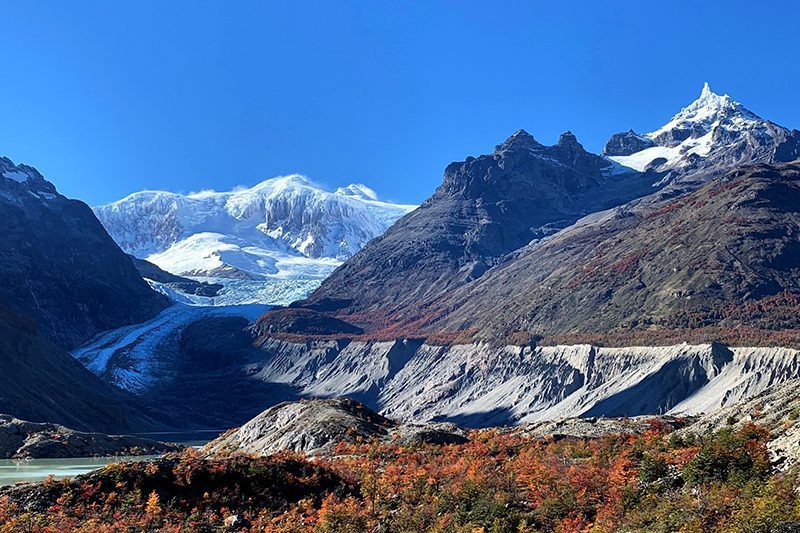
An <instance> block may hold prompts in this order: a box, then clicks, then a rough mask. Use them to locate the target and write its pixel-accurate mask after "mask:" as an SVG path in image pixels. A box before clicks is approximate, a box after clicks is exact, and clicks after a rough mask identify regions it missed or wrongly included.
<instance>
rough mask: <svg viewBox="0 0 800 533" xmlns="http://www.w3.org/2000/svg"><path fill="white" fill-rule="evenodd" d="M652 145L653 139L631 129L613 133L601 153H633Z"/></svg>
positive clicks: (610, 154) (607, 154) (605, 154)
mask: <svg viewBox="0 0 800 533" xmlns="http://www.w3.org/2000/svg"><path fill="white" fill-rule="evenodd" d="M652 146H653V141H652V140H650V139H648V138H647V137H643V136H642V135H639V134H638V133H636V132H635V131H633V130H629V131H626V132H623V133H615V134H614V135H612V136H611V138H610V139H609V140H608V142H607V143H606V146H605V148H603V152H602V153H601V155H604V156H612V155H631V154H633V153H636V152H639V151H641V150H644V149H645V148H650V147H652Z"/></svg>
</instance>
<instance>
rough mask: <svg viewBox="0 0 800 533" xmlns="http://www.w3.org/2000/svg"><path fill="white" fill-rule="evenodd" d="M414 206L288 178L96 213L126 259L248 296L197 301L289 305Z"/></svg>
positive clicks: (159, 195)
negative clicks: (140, 260)
mask: <svg viewBox="0 0 800 533" xmlns="http://www.w3.org/2000/svg"><path fill="white" fill-rule="evenodd" d="M414 207H415V206H410V205H399V204H393V203H389V202H384V201H381V200H379V199H378V196H377V194H376V193H375V191H373V190H372V189H370V188H369V187H367V186H365V185H361V184H352V185H349V186H347V187H343V188H340V189H338V190H336V191H335V192H329V191H326V190H323V189H322V188H320V187H318V186H316V185H315V184H313V183H312V182H311V181H310V180H308V179H307V178H305V177H304V176H300V175H291V176H282V177H277V178H273V179H269V180H266V181H263V182H261V183H259V184H257V185H255V186H254V187H251V188H239V189H236V190H234V191H230V192H215V191H203V192H198V193H192V194H188V195H181V194H176V193H171V192H165V191H142V192H137V193H134V194H131V195H130V196H128V197H126V198H124V199H122V200H119V201H117V202H114V203H112V204H109V205H105V206H100V207H96V208H95V213H96V215H97V217H98V218H99V219H100V221H101V222H102V223H103V225H104V226H105V228H106V230H107V231H108V232H109V234H110V235H111V236H112V237H113V238H114V240H115V241H116V242H117V243H118V244H119V246H120V247H121V248H122V249H123V250H125V251H126V252H128V253H129V254H131V255H134V256H136V257H140V258H143V259H147V260H148V261H150V262H152V263H154V264H156V265H158V266H159V267H161V268H162V269H164V270H166V271H168V272H171V273H173V274H178V275H183V276H194V277H210V278H224V279H226V280H230V281H227V282H225V283H224V284H225V285H226V286H227V287H228V288H229V289H231V290H232V288H233V287H234V286H236V287H238V288H239V289H241V290H239V291H236V292H237V293H241V292H246V293H249V294H248V295H247V296H244V300H242V295H241V294H239V295H237V296H235V297H231V290H228V291H223V293H222V294H221V298H222V299H221V300H220V301H219V302H217V301H214V302H208V301H204V302H203V303H223V302H224V303H227V304H229V303H242V302H243V301H246V302H261V303H288V301H290V300H291V299H293V298H297V297H302V296H303V295H304V294H305V293H307V292H308V291H309V290H311V289H313V288H314V287H315V286H316V285H318V284H319V283H320V282H321V281H322V279H324V278H325V277H327V275H328V274H330V272H332V271H333V270H334V269H335V268H336V267H337V266H338V265H339V264H340V263H341V261H343V260H344V259H347V258H348V257H350V256H351V255H353V254H354V253H355V252H357V251H358V250H360V249H361V247H362V246H364V244H366V243H367V242H368V241H369V240H371V239H373V238H375V237H377V236H378V235H381V234H382V233H383V232H384V231H385V230H386V229H387V228H388V227H389V226H391V225H392V224H393V223H394V221H395V220H397V219H398V218H400V217H401V216H403V215H405V214H406V213H408V212H410V211H411V210H413V209H414ZM232 280H238V281H232ZM287 290H288V292H287ZM226 294H227V296H228V297H227V298H226V297H225V295H226Z"/></svg>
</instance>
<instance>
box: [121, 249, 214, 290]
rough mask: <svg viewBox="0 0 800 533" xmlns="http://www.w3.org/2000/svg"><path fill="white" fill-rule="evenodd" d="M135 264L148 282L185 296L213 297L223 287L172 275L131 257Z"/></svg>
mask: <svg viewBox="0 0 800 533" xmlns="http://www.w3.org/2000/svg"><path fill="white" fill-rule="evenodd" d="M130 257H131V259H132V260H133V264H134V266H135V267H136V270H138V271H139V274H140V275H141V276H142V277H143V278H144V279H146V280H150V281H156V282H158V283H161V284H163V285H166V286H167V287H169V288H170V289H172V290H174V291H178V292H182V293H185V294H194V295H196V296H204V297H213V296H216V295H217V294H218V293H219V291H220V290H222V285H220V284H219V283H208V282H206V281H196V280H193V279H189V278H184V277H183V276H176V275H175V274H170V273H169V272H167V271H166V270H161V269H160V268H158V266H156V265H154V264H153V263H151V262H150V261H147V260H145V259H139V258H138V257H134V256H130Z"/></svg>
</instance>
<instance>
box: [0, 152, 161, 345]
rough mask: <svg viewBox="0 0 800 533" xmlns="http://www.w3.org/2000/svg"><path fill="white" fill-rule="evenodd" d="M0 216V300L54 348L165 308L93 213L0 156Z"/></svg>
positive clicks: (24, 167)
mask: <svg viewBox="0 0 800 533" xmlns="http://www.w3.org/2000/svg"><path fill="white" fill-rule="evenodd" d="M0 217H2V220H3V230H2V232H0V249H2V250H3V253H2V254H0V298H2V299H4V300H5V301H6V302H7V303H8V304H9V305H10V306H11V307H13V308H14V309H15V310H17V311H18V312H20V313H21V314H23V315H26V316H30V317H32V318H34V319H36V321H37V322H38V323H39V328H40V332H41V333H42V334H43V335H46V336H48V337H50V338H51V339H53V340H54V341H55V342H56V343H57V344H58V345H59V346H61V347H63V348H67V349H69V348H73V347H75V346H76V345H78V344H80V343H81V342H84V341H86V340H88V339H89V338H91V337H92V336H94V335H95V334H97V333H99V332H100V331H105V330H108V329H113V328H117V327H120V326H125V325H127V324H134V323H137V322H142V321H145V320H147V319H149V318H152V317H153V316H155V315H156V314H158V312H159V311H161V310H162V309H164V308H165V307H167V306H168V305H169V301H168V300H167V298H165V297H164V296H162V295H161V294H158V293H157V292H155V291H153V290H151V289H150V287H149V286H148V285H147V283H146V282H145V281H144V280H143V279H142V277H141V276H140V275H139V273H138V272H137V270H136V268H135V267H134V265H133V262H132V261H131V259H130V258H129V257H128V256H127V255H126V254H125V253H124V252H123V251H122V250H120V249H119V247H118V246H117V245H116V244H115V243H114V241H113V240H112V239H111V237H109V236H108V233H106V231H105V230H104V229H103V226H102V225H101V224H100V222H98V220H97V218H95V216H94V214H93V213H92V210H91V209H89V207H88V206H87V205H86V204H84V203H83V202H79V201H77V200H70V199H67V198H65V197H64V196H61V195H60V194H58V192H57V191H56V189H55V187H54V186H53V184H52V183H50V182H48V181H46V180H45V179H44V178H43V177H42V175H41V174H39V172H37V171H36V169H34V168H33V167H29V166H27V165H14V163H12V162H11V161H10V160H9V159H7V158H0ZM3 355H4V356H5V355H6V354H3Z"/></svg>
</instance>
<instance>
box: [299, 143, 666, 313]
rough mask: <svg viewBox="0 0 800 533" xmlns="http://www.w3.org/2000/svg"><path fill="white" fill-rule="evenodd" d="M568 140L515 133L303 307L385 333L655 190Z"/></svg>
mask: <svg viewBox="0 0 800 533" xmlns="http://www.w3.org/2000/svg"><path fill="white" fill-rule="evenodd" d="M653 179H654V177H652V176H649V175H643V174H640V173H638V172H634V171H630V172H620V168H619V167H618V166H616V165H614V164H612V163H611V162H609V161H607V160H605V159H603V158H601V157H599V156H596V155H593V154H590V153H588V152H586V151H585V150H584V149H583V147H582V146H581V145H580V144H579V143H578V142H577V140H576V139H575V137H574V135H572V134H571V133H569V132H567V133H565V134H563V135H562V136H561V138H560V139H559V141H558V143H557V144H556V145H553V146H544V145H542V144H540V143H539V142H537V141H536V140H534V138H533V137H532V136H531V135H529V134H528V133H526V132H525V131H522V130H520V131H518V132H516V133H515V134H514V135H512V136H511V137H509V138H508V139H507V140H506V141H505V142H504V143H502V144H500V145H498V146H497V147H496V148H495V151H494V152H493V153H492V154H488V155H482V156H479V157H477V158H475V157H468V158H467V159H466V160H465V161H463V162H460V163H452V164H450V165H449V166H448V167H447V169H446V170H445V173H444V181H443V183H442V185H441V186H440V187H439V188H438V189H437V190H436V192H435V193H434V194H433V196H431V197H430V198H428V199H427V200H426V201H425V202H424V203H423V204H422V205H421V206H420V207H419V208H418V209H417V210H415V211H413V212H411V213H410V214H408V215H406V216H405V217H404V218H402V219H400V220H399V221H398V222H397V223H395V224H394V225H393V226H392V227H391V228H390V229H389V230H388V231H387V232H386V233H385V234H384V235H383V236H381V237H379V238H377V239H375V240H373V241H372V242H370V243H369V244H367V246H365V247H364V249H363V250H361V251H360V252H359V253H357V254H356V255H355V256H353V257H352V258H351V259H349V260H348V261H346V262H345V264H344V265H342V266H341V267H340V268H339V269H337V270H336V271H335V272H334V273H333V274H332V275H331V277H330V278H328V279H327V280H326V281H325V282H324V283H323V284H322V286H321V287H320V288H319V289H318V290H317V291H315V292H314V293H313V295H312V296H311V297H310V298H309V301H308V302H305V303H303V304H301V305H306V306H308V307H311V308H314V309H318V310H326V309H329V310H330V309H335V308H339V309H340V311H339V312H340V313H341V314H345V315H347V316H349V317H350V318H351V319H353V320H355V321H356V322H359V324H360V323H362V322H363V323H365V324H366V323H367V322H370V323H371V324H370V325H371V326H372V327H375V326H378V325H379V324H380V323H381V322H382V321H385V320H387V318H388V317H390V316H393V317H395V318H397V315H405V316H406V317H407V316H408V315H409V313H410V311H408V309H410V308H411V307H414V306H417V305H418V304H419V303H421V302H424V301H425V300H427V299H430V298H433V297H435V296H437V295H439V294H442V293H443V292H444V291H447V290H451V289H452V288H453V287H457V286H459V285H462V284H464V283H467V282H469V281H471V280H473V279H476V278H479V277H480V276H481V275H482V274H483V273H484V272H485V271H486V270H487V269H488V268H490V267H491V266H492V265H494V264H496V263H497V262H498V261H499V260H500V259H501V258H502V257H503V256H505V255H506V254H508V253H509V252H512V251H514V250H516V249H518V248H519V247H521V246H524V245H526V244H528V243H529V242H530V241H531V240H534V239H540V238H542V237H545V236H547V235H550V234H552V233H555V232H556V231H558V230H559V229H560V228H562V227H565V226H568V225H569V224H571V223H573V222H574V221H575V220H577V219H578V218H580V217H581V216H583V215H586V214H588V213H591V212H593V211H598V210H602V209H607V208H609V207H613V206H615V205H619V204H620V203H623V202H625V201H628V200H631V199H633V198H636V197H638V196H642V195H644V194H646V193H648V192H650V191H651V190H652V188H651V185H652V181H653Z"/></svg>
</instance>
